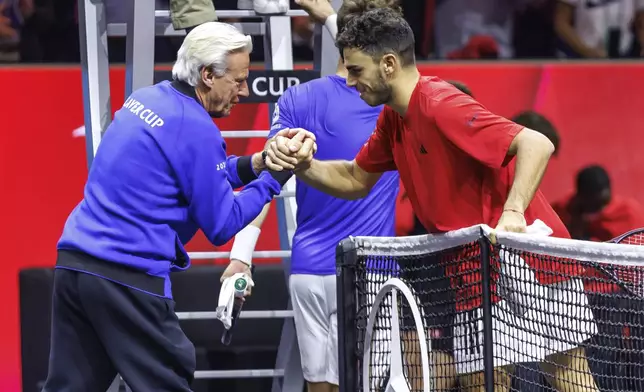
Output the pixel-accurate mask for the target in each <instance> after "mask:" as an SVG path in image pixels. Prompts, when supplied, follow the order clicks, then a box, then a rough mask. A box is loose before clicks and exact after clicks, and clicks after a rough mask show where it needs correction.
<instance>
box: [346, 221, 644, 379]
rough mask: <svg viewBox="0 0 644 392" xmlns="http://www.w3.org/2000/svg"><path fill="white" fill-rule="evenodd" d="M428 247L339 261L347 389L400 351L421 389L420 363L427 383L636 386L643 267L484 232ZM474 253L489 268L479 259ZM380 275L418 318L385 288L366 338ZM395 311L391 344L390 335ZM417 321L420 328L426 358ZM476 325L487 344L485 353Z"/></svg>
mask: <svg viewBox="0 0 644 392" xmlns="http://www.w3.org/2000/svg"><path fill="white" fill-rule="evenodd" d="M643 238H644V236H642V235H641V234H635V235H633V236H631V238H626V239H624V240H623V241H622V243H628V244H637V245H640V244H641V242H642V241H641V240H642V239H643ZM577 244H579V242H577ZM588 246H592V244H588ZM484 248H485V249H484ZM427 249H428V250H427V252H424V253H423V252H415V254H414V255H401V256H392V255H391V253H395V252H389V254H388V252H383V254H382V255H379V254H377V253H378V252H377V251H375V252H361V254H364V253H374V254H369V255H366V256H356V254H354V255H353V258H352V260H354V261H355V262H352V265H351V266H346V265H345V266H344V267H343V268H352V276H353V284H352V287H353V290H354V292H353V293H350V294H349V295H351V296H352V297H353V300H354V301H355V309H356V310H355V314H353V315H352V320H353V321H355V322H354V323H353V324H352V329H351V331H350V332H348V333H350V334H352V336H353V338H352V339H349V340H348V341H351V342H353V347H349V348H348V350H349V351H350V354H352V355H353V357H352V358H351V360H352V361H354V362H353V363H352V364H351V366H353V365H355V367H354V371H355V373H354V374H355V375H356V377H355V380H353V381H354V382H353V384H354V385H351V386H349V390H352V391H363V392H364V391H377V392H381V391H382V392H384V391H385V390H386V387H387V385H388V384H389V383H392V382H393V380H394V378H395V376H396V375H397V374H398V373H397V371H396V369H395V366H393V365H392V362H393V361H394V360H393V359H392V353H394V354H393V355H394V357H395V355H396V353H397V352H398V353H400V357H401V358H402V375H403V376H404V382H405V383H406V384H407V387H408V388H409V391H411V392H415V391H423V374H424V372H427V373H428V375H427V377H429V380H430V385H431V389H430V391H432V392H436V391H467V392H470V391H472V392H473V391H477V392H478V391H481V392H483V391H486V392H492V391H495V392H497V391H521V392H541V391H561V392H564V391H565V392H577V391H579V392H594V391H597V392H599V391H602V392H604V391H639V392H644V300H642V299H641V296H640V295H637V294H638V291H637V290H638V288H639V287H640V280H639V277H640V276H641V275H642V267H637V266H632V265H631V266H628V265H621V264H619V262H618V261H619V260H616V261H615V263H608V264H602V263H597V262H590V261H588V260H578V259H575V258H574V257H572V258H561V257H554V256H549V255H547V252H540V253H532V252H528V251H525V250H520V249H514V248H510V247H506V246H493V245H490V244H489V242H488V241H487V240H483V241H478V240H477V241H473V242H468V243H466V244H462V245H458V246H455V247H450V248H449V249H446V250H441V251H438V252H432V251H431V249H432V248H431V246H428V248H427ZM481 260H487V263H488V265H489V268H486V269H485V270H483V269H482V268H481V265H482V264H481ZM643 260H644V258H643ZM390 278H398V279H400V281H402V282H403V283H404V284H405V286H406V287H407V288H408V289H409V290H410V292H411V294H412V301H414V302H415V305H416V306H417V309H418V310H419V312H418V314H419V316H420V319H419V321H420V323H421V324H422V325H417V322H416V321H415V318H414V312H412V310H411V309H412V306H410V304H409V301H407V299H406V298H405V296H404V295H401V294H400V292H399V291H397V295H396V300H395V303H394V300H393V297H392V293H388V294H386V295H384V297H383V298H382V300H381V301H380V305H379V306H378V310H377V312H376V317H375V322H374V323H373V329H372V332H371V336H370V338H369V339H368V341H367V339H366V338H367V337H368V336H367V329H368V318H369V313H370V312H371V311H372V307H373V304H374V302H375V301H376V295H377V294H378V293H379V292H380V290H381V288H382V286H383V284H384V283H385V282H386V281H387V280H388V279H390ZM485 293H487V294H488V295H487V296H486V295H484V294H485ZM484 298H489V300H488V301H484ZM374 311H375V310H374ZM394 312H395V313H396V314H398V319H399V320H398V330H399V331H400V345H399V346H400V347H398V348H396V347H393V346H394V344H393V343H392V316H393V313H394ZM486 316H487V317H486ZM419 329H420V330H422V331H424V333H425V334H426V337H427V339H426V343H425V344H426V345H427V350H428V352H429V356H428V366H427V368H424V367H423V366H422V361H421V345H420V339H419V333H418V330H419ZM340 333H341V334H343V333H347V332H346V331H342V330H341V331H340ZM486 336H487V337H491V342H492V343H491V344H492V346H491V347H488V349H490V351H487V352H489V353H493V354H492V355H485V352H486V344H485V341H486ZM394 341H395V339H394ZM367 347H370V350H369V351H368V357H367V359H366V363H367V365H368V371H367V372H366V373H364V372H363V365H364V363H365V361H363V354H364V353H365V351H366V350H365V349H366V348H367ZM344 354H345V353H341V354H340V355H344ZM486 369H488V374H490V375H491V374H492V371H491V370H493V374H494V386H493V387H492V386H491V385H486V384H485V370H486ZM365 378H366V379H365ZM364 385H367V387H366V388H365V387H364ZM395 391H398V392H403V390H400V389H395Z"/></svg>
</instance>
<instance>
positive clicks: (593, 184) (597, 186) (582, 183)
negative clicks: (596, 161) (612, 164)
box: [577, 165, 610, 195]
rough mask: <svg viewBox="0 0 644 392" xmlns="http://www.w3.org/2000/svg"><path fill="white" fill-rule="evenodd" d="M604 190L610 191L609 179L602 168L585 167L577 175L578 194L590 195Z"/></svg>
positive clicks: (595, 166) (596, 166)
mask: <svg viewBox="0 0 644 392" xmlns="http://www.w3.org/2000/svg"><path fill="white" fill-rule="evenodd" d="M605 189H610V177H609V176H608V173H607V172H606V169H604V168H603V167H601V166H599V165H591V166H586V167H585V168H583V169H581V170H580V171H579V173H577V193H578V194H582V195H592V194H597V193H599V192H601V191H603V190H605Z"/></svg>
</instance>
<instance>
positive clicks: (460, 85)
mask: <svg viewBox="0 0 644 392" xmlns="http://www.w3.org/2000/svg"><path fill="white" fill-rule="evenodd" d="M447 83H449V84H451V85H452V86H454V87H456V88H457V89H459V90H461V92H462V93H465V94H467V95H469V96H470V97H472V98H474V95H473V94H472V91H471V90H470V88H469V87H467V85H466V84H465V83H463V82H459V81H457V80H448V81H447Z"/></svg>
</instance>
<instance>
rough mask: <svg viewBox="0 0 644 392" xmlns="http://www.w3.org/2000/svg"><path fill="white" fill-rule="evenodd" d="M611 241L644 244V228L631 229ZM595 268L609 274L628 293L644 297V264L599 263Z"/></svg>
mask: <svg viewBox="0 0 644 392" xmlns="http://www.w3.org/2000/svg"><path fill="white" fill-rule="evenodd" d="M609 242H612V243H615V244H625V245H644V228H640V229H635V230H632V231H629V232H628V233H626V234H622V235H621V236H619V237H617V238H613V239H612V240H610V241H609ZM595 268H597V269H598V270H600V271H601V272H603V273H604V274H605V275H607V276H608V277H609V278H610V279H611V280H612V281H613V282H615V283H617V285H619V286H620V287H621V288H622V289H624V290H625V291H626V292H627V293H629V294H631V295H634V296H636V297H640V298H644V265H641V266H639V265H637V266H635V265H611V264H599V263H597V265H595Z"/></svg>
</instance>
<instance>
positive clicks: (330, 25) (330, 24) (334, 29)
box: [324, 14, 338, 41]
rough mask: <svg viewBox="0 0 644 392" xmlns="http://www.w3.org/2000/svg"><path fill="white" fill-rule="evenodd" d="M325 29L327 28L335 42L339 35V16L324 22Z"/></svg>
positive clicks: (333, 16)
mask: <svg viewBox="0 0 644 392" xmlns="http://www.w3.org/2000/svg"><path fill="white" fill-rule="evenodd" d="M324 27H326V29H327V30H328V31H329V33H330V34H331V37H333V40H334V41H335V40H336V38H337V35H338V14H333V15H331V16H329V17H328V18H326V20H325V21H324Z"/></svg>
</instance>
